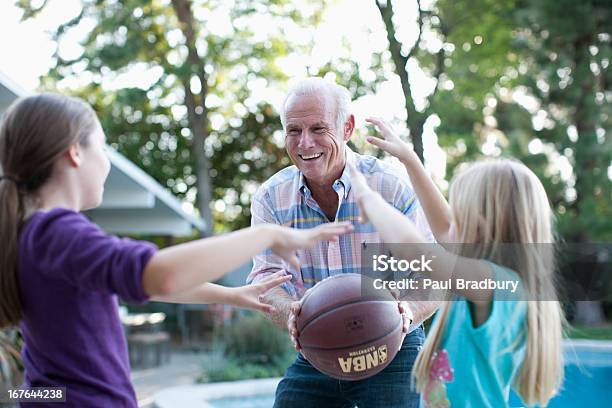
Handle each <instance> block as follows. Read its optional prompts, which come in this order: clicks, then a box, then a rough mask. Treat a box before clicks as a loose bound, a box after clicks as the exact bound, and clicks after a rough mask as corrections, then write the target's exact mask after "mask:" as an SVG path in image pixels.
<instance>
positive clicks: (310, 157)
mask: <svg viewBox="0 0 612 408" xmlns="http://www.w3.org/2000/svg"><path fill="white" fill-rule="evenodd" d="M321 156H323V153H315V154H311V155H304V154H302V155H300V157H301V158H302V159H304V160H311V159H318V158H319V157H321Z"/></svg>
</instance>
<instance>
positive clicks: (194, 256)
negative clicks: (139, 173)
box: [0, 94, 351, 407]
mask: <svg viewBox="0 0 612 408" xmlns="http://www.w3.org/2000/svg"><path fill="white" fill-rule="evenodd" d="M104 149H105V135H104V132H103V131H102V128H101V126H100V123H99V121H98V119H97V117H96V115H95V113H94V111H93V110H92V109H91V107H90V106H89V105H87V104H86V103H84V102H83V101H81V100H78V99H75V98H69V97H65V96H60V95H56V94H41V95H36V96H30V97H26V98H23V99H20V100H18V101H17V102H15V103H14V104H13V105H12V106H11V107H10V108H9V109H8V111H7V112H6V114H5V115H4V117H3V119H2V123H1V124H0V165H1V168H2V173H1V174H2V176H0V248H2V251H0V328H4V327H9V326H13V325H17V324H19V325H20V328H21V331H22V333H23V338H24V342H25V346H24V348H23V351H22V355H23V360H24V364H25V384H24V386H25V387H66V404H65V406H74V407H136V406H137V403H136V397H135V393H134V389H133V387H132V384H131V383H130V376H129V362H128V355H127V348H126V340H125V337H124V334H123V330H122V326H121V322H120V320H119V315H118V311H117V300H116V297H117V296H118V297H120V298H121V299H122V300H124V301H126V302H132V303H142V302H145V301H147V300H157V301H166V302H175V303H226V304H231V305H235V306H239V307H248V308H253V309H258V310H262V311H269V310H270V308H271V306H269V305H267V304H265V303H263V302H262V300H261V299H262V298H261V296H262V294H263V293H264V292H266V291H267V290H268V289H270V288H272V287H275V286H277V285H279V284H281V283H284V282H286V281H287V280H288V279H289V278H290V277H289V276H272V277H271V278H269V279H268V280H266V281H264V282H261V283H260V284H257V285H250V286H246V287H240V288H226V287H222V286H218V285H215V284H211V283H207V282H210V281H214V280H216V279H219V278H220V277H222V276H223V275H225V274H226V273H228V272H230V271H232V270H233V269H235V268H236V267H238V266H240V265H242V264H243V263H245V262H247V261H248V260H249V259H251V258H252V256H254V255H255V254H257V253H259V252H261V251H262V250H264V249H266V248H271V249H272V250H273V251H274V252H276V253H277V254H278V255H280V256H281V257H282V258H283V259H285V260H286V261H287V262H289V263H291V264H293V265H296V266H297V258H296V257H295V250H296V249H299V248H308V247H311V246H312V245H313V244H314V243H315V242H316V241H317V240H321V239H327V240H334V239H337V236H338V235H339V234H342V233H345V232H347V231H349V230H350V228H351V227H350V226H349V225H346V224H327V225H324V226H321V227H319V228H313V229H311V230H296V229H290V228H285V227H280V226H276V225H270V224H267V225H262V226H258V227H255V228H249V229H244V230H240V231H237V232H233V233H229V234H225V235H222V236H217V237H213V238H208V239H201V240H197V241H193V242H190V243H186V244H182V245H176V246H173V247H170V248H166V249H162V250H157V248H156V247H155V246H154V245H152V244H150V243H148V242H142V241H134V240H130V239H119V238H117V237H114V236H110V235H107V234H105V233H104V232H103V231H102V230H101V229H100V228H99V227H98V226H97V225H96V224H94V223H92V222H90V221H89V220H88V219H87V218H86V217H84V216H83V215H82V214H80V211H82V210H86V209H90V208H94V207H96V206H98V205H99V204H100V202H101V200H102V192H103V189H104V188H103V186H104V182H105V180H106V177H107V176H108V173H109V170H110V163H109V160H108V158H107V156H106V154H105V150H104ZM22 405H23V406H25V404H22ZM36 406H37V407H40V406H42V405H41V404H36ZM52 406H53V404H52Z"/></svg>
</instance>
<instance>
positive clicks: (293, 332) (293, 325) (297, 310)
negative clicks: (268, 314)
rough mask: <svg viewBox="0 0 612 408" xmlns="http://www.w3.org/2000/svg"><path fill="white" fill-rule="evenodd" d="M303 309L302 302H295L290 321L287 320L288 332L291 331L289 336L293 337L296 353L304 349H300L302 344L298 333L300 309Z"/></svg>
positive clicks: (290, 313)
mask: <svg viewBox="0 0 612 408" xmlns="http://www.w3.org/2000/svg"><path fill="white" fill-rule="evenodd" d="M301 308H302V302H301V301H300V302H293V303H292V304H291V311H290V312H289V319H287V330H289V335H290V336H291V342H292V343H293V347H295V350H296V351H300V350H301V349H302V347H300V342H299V341H298V336H299V333H298V331H297V317H298V316H299V314H300V309H301Z"/></svg>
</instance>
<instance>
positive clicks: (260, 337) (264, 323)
mask: <svg viewBox="0 0 612 408" xmlns="http://www.w3.org/2000/svg"><path fill="white" fill-rule="evenodd" d="M219 341H222V344H223V346H224V350H225V354H226V355H228V356H231V357H235V358H239V359H240V360H242V361H246V362H253V363H260V364H270V363H272V362H274V361H276V360H277V359H279V358H280V359H281V360H282V359H283V358H284V357H285V356H286V355H287V354H289V353H293V348H292V347H291V340H290V339H289V334H288V333H287V331H286V330H282V329H280V328H278V327H276V326H274V325H273V324H272V323H271V322H270V321H268V320H267V319H266V318H265V317H263V316H262V315H261V314H259V313H257V314H255V313H249V314H247V315H244V316H242V317H240V318H238V319H237V320H236V321H235V322H233V323H232V324H231V325H230V326H226V327H224V328H223V332H222V333H221V334H220V338H219Z"/></svg>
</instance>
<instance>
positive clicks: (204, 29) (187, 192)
mask: <svg viewBox="0 0 612 408" xmlns="http://www.w3.org/2000/svg"><path fill="white" fill-rule="evenodd" d="M183 3H185V2H183V1H179V0H172V1H167V2H159V1H155V2H151V1H148V0H128V1H121V2H118V1H114V0H83V2H82V11H81V13H80V14H79V15H78V16H76V17H75V18H74V19H72V20H71V21H68V22H66V23H65V24H63V25H61V26H60V27H58V29H57V30H56V32H55V33H54V38H55V40H56V41H57V42H58V44H62V42H63V41H64V40H65V39H66V38H67V36H68V35H69V34H70V33H71V32H72V30H74V29H78V30H80V31H81V32H83V31H85V32H86V35H85V37H84V39H83V41H82V42H81V47H82V53H80V55H77V56H74V55H70V56H66V55H64V54H62V53H61V52H60V51H61V47H58V49H57V50H56V52H55V55H54V61H55V62H56V64H55V66H54V67H53V68H52V69H51V70H50V72H49V73H48V74H47V75H46V76H45V77H44V78H43V82H42V84H43V88H45V89H49V90H59V91H61V92H64V93H71V94H74V95H78V96H81V97H83V98H84V99H86V100H87V101H89V102H90V103H91V104H92V105H93V106H94V107H95V109H96V111H97V113H98V115H99V117H100V119H101V122H102V125H103V127H104V129H105V131H106V134H107V138H108V142H109V144H110V145H111V146H112V147H114V148H116V149H117V150H118V151H119V152H121V153H122V154H124V155H125V156H127V157H128V158H129V159H130V160H132V161H133V162H134V163H136V164H137V165H138V166H140V167H141V168H143V170H145V171H146V172H147V173H149V174H150V175H152V176H153V177H154V178H155V179H156V180H157V181H158V182H160V183H161V184H162V185H163V186H165V187H166V188H168V189H169V190H170V191H171V192H172V193H173V194H175V195H176V196H178V197H179V198H181V199H186V200H187V201H189V202H191V203H193V204H194V206H196V207H197V208H200V210H202V209H203V208H206V206H207V205H208V204H209V203H205V204H201V203H200V201H201V200H202V199H205V198H206V197H207V195H202V191H201V190H202V187H203V186H202V185H201V184H200V183H199V182H200V181H201V180H200V179H201V178H202V177H201V176H202V175H205V176H206V178H209V179H210V181H211V183H212V188H209V190H211V193H210V202H212V203H215V202H217V201H225V204H226V205H225V209H220V210H219V211H214V212H213V215H214V226H215V229H216V230H219V231H223V230H228V229H235V228H237V227H241V226H245V225H247V224H248V223H249V211H248V207H249V205H248V203H249V202H250V197H251V196H252V194H253V193H254V185H255V184H257V183H259V182H261V181H263V180H264V179H265V178H267V177H268V176H269V175H271V174H273V173H274V172H275V171H277V170H279V169H280V168H282V167H284V166H286V165H287V164H288V161H287V159H285V158H284V155H283V154H282V147H283V146H282V143H279V142H278V141H276V142H274V141H273V140H272V135H273V133H274V132H275V131H276V130H278V128H279V127H280V122H279V121H278V117H277V114H276V113H275V112H274V110H273V109H271V107H270V104H269V103H268V102H267V101H265V100H257V99H254V97H255V96H256V95H254V94H253V89H254V87H255V85H258V87H259V89H261V88H267V87H278V85H279V84H282V83H284V82H285V81H286V80H287V78H286V75H285V74H284V73H283V71H282V70H281V69H280V68H279V66H278V65H277V59H278V58H281V57H283V56H286V55H288V54H289V53H290V52H301V51H303V50H305V49H306V48H307V45H304V46H299V45H296V44H288V42H287V40H286V31H288V30H290V29H291V28H293V27H308V26H314V25H316V24H317V22H318V21H319V20H320V18H321V13H322V11H323V10H324V7H323V3H322V2H321V1H310V0H308V1H304V2H302V4H301V7H300V8H297V6H296V5H294V4H293V3H292V2H291V1H288V0H276V1H274V2H267V1H260V0H259V1H258V0H245V1H237V2H223V1H199V0H195V1H187V2H186V4H188V5H190V6H191V7H190V10H191V17H192V18H193V21H191V24H190V25H189V26H188V27H187V26H186V24H181V23H180V19H179V16H178V14H177V9H178V8H179V6H180V5H181V4H183ZM34 4H36V6H34ZM18 5H19V6H20V7H21V8H22V9H23V10H24V16H23V18H24V19H27V18H30V17H33V16H36V15H37V14H38V12H40V10H41V9H42V8H44V7H45V4H42V6H40V7H39V5H38V2H33V1H31V0H20V1H19V3H18ZM264 20H265V21H266V23H264V24H263V25H262V21H264ZM256 21H257V23H255V22H256ZM256 27H260V30H259V32H256ZM88 28H89V29H88ZM263 28H265V30H263ZM188 30H192V31H193V33H194V37H195V38H194V43H195V44H189V43H188V42H187V39H186V37H185V33H186V32H188ZM190 47H191V48H190ZM190 52H196V53H197V56H196V57H195V58H192V57H193V55H192V54H191V53H190ZM135 71H138V72H142V74H141V75H140V76H141V77H142V78H141V79H142V81H139V82H142V84H141V85H139V87H138V88H136V87H123V86H121V85H120V84H117V83H116V82H117V81H119V80H120V79H121V78H122V75H124V74H129V73H132V74H133V73H134V72H135ZM202 78H204V81H205V84H203V83H202ZM188 93H191V94H193V103H194V104H195V105H194V106H195V108H194V112H195V115H200V116H202V117H203V118H204V119H203V121H197V120H196V119H197V118H194V116H193V115H191V114H190V111H189V100H188V99H189V98H188V96H189V95H188ZM200 123H202V125H200ZM200 137H201V138H203V139H204V142H203V143H202V144H199V145H198V144H197V143H196V140H197V138H200ZM198 146H203V147H202V149H203V150H204V157H205V158H206V160H207V162H203V161H202V159H198V154H196V153H197V151H199V150H198V149H199V147H198ZM239 148H241V149H242V150H241V151H238V149H239ZM228 157H229V158H231V163H229V164H228V160H227V158H228ZM255 162H257V163H255ZM218 165H222V166H223V167H217V166H218ZM219 169H223V171H219ZM253 170H254V171H253ZM251 171H252V173H251ZM246 174H248V175H249V177H248V178H249V180H250V181H251V183H249V184H248V185H246V183H245V180H244V179H245V178H246V177H245V175H246ZM253 183H255V184H253ZM203 206H204V207H203ZM213 208H215V207H214V206H213ZM201 213H202V211H201Z"/></svg>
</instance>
